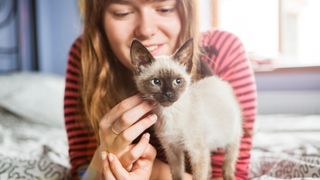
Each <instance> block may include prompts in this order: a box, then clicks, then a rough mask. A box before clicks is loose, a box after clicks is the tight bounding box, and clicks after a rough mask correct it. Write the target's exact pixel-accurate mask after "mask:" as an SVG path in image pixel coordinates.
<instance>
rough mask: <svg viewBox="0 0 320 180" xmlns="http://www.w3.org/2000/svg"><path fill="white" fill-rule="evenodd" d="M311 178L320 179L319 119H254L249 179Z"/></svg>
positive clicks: (265, 117)
mask: <svg viewBox="0 0 320 180" xmlns="http://www.w3.org/2000/svg"><path fill="white" fill-rule="evenodd" d="M312 178H320V115H308V116H300V115H264V116H258V117H257V120H256V122H255V133H254V136H253V149H252V151H251V164H250V179H270V180H273V179H312Z"/></svg>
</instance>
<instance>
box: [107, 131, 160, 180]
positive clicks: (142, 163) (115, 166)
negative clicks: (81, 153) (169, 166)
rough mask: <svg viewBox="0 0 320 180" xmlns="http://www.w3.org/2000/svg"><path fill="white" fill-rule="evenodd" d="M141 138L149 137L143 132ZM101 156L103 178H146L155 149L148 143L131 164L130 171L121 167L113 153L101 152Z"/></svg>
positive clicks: (115, 179)
mask: <svg viewBox="0 0 320 180" xmlns="http://www.w3.org/2000/svg"><path fill="white" fill-rule="evenodd" d="M142 138H145V139H149V136H148V134H145V135H143V137H142ZM101 157H102V159H103V174H104V179H105V180H124V179H126V180H127V179H128V180H129V179H130V180H135V179H136V180H148V179H150V174H151V171H152V167H153V162H154V160H155V157H156V150H155V148H154V147H153V146H151V145H150V144H149V145H148V146H147V148H146V150H145V151H144V152H143V154H142V155H141V157H140V158H139V159H138V160H137V161H136V162H135V163H134V164H133V167H132V170H131V171H130V172H128V171H127V170H126V169H125V168H123V166H122V165H121V163H120V161H119V159H118V158H117V157H116V156H115V155H113V154H111V153H109V154H108V153H107V152H102V153H101Z"/></svg>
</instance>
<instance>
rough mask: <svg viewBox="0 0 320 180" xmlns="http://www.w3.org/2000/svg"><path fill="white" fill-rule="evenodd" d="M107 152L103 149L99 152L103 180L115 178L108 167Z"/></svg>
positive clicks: (114, 179)
mask: <svg viewBox="0 0 320 180" xmlns="http://www.w3.org/2000/svg"><path fill="white" fill-rule="evenodd" d="M107 156H108V153H107V152H105V151H103V152H101V158H102V166H103V169H102V170H103V175H104V179H105V180H116V178H115V176H114V175H113V174H112V171H111V169H110V165H109V161H108V159H107Z"/></svg>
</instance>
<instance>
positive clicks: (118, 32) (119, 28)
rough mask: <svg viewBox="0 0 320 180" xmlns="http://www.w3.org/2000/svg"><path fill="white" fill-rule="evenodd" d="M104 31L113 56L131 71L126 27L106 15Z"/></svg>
mask: <svg viewBox="0 0 320 180" xmlns="http://www.w3.org/2000/svg"><path fill="white" fill-rule="evenodd" d="M104 29H105V33H106V35H107V38H108V41H109V44H110V46H111V49H112V51H113V53H114V54H115V56H116V57H117V58H118V60H119V61H120V62H121V63H122V64H123V65H124V66H126V67H127V68H129V69H131V68H132V67H131V60H130V49H129V48H128V47H129V46H128V39H130V37H129V34H130V33H129V32H128V31H129V29H128V25H126V24H125V23H122V22H119V21H114V20H113V19H112V18H109V17H108V15H106V16H105V21H104ZM131 39H132V38H131Z"/></svg>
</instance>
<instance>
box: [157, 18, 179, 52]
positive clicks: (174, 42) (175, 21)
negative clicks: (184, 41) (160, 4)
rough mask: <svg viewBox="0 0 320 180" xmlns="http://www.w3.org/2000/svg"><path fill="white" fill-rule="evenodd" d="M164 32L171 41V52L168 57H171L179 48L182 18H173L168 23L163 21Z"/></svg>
mask: <svg viewBox="0 0 320 180" xmlns="http://www.w3.org/2000/svg"><path fill="white" fill-rule="evenodd" d="M161 27H162V31H163V32H164V33H165V35H166V36H167V37H168V38H169V39H170V48H171V52H170V53H169V54H168V55H171V54H173V53H174V52H175V50H176V49H177V48H178V47H177V46H178V38H179V35H180V32H181V21H180V18H179V17H178V16H177V17H172V18H171V19H169V20H167V21H162V24H161Z"/></svg>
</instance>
